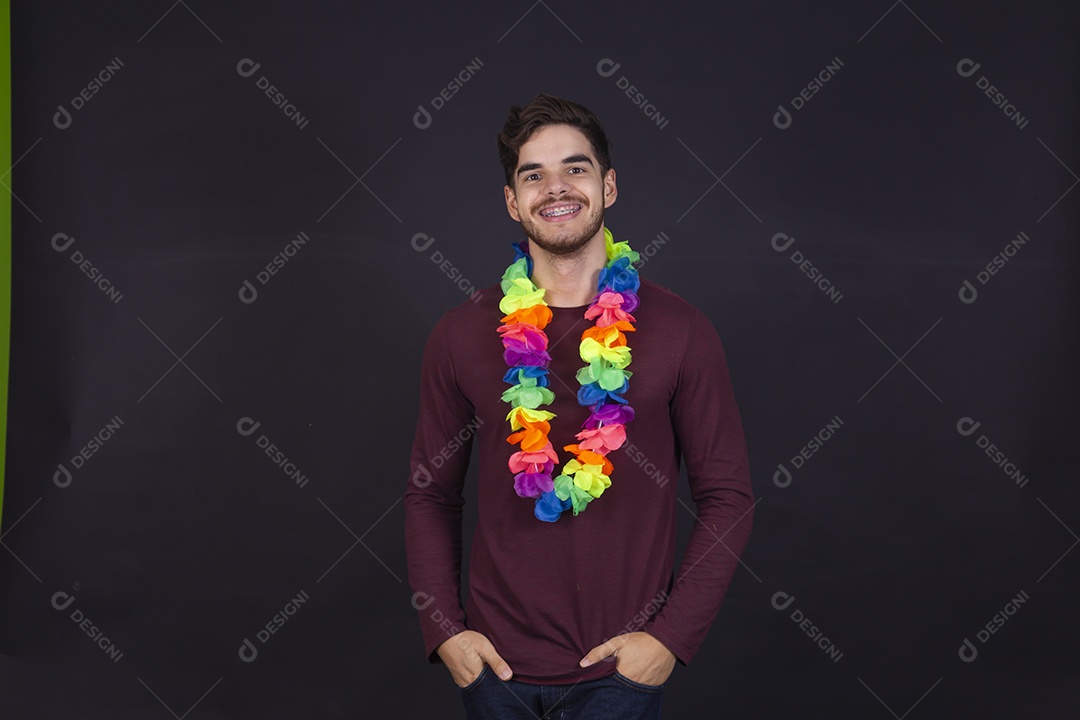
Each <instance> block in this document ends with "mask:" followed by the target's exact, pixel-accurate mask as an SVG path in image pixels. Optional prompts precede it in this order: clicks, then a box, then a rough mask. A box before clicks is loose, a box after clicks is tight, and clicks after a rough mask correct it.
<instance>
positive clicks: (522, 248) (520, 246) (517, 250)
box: [511, 240, 533, 277]
mask: <svg viewBox="0 0 1080 720" xmlns="http://www.w3.org/2000/svg"><path fill="white" fill-rule="evenodd" d="M511 245H513V246H514V260H515V261H516V260H520V259H521V258H525V265H526V272H527V273H528V275H529V277H532V271H533V259H532V256H531V255H529V241H528V240H522V241H521V242H516V243H511Z"/></svg>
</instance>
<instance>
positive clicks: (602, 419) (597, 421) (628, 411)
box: [581, 404, 634, 430]
mask: <svg viewBox="0 0 1080 720" xmlns="http://www.w3.org/2000/svg"><path fill="white" fill-rule="evenodd" d="M633 419H634V408H632V407H630V406H629V405H618V404H609V405H601V406H600V407H599V408H597V409H596V410H594V411H593V414H592V415H590V416H589V418H588V419H587V420H586V421H585V422H584V423H583V424H582V426H581V427H583V428H585V429H586V430H593V429H595V428H598V427H600V425H602V424H603V425H614V424H615V423H619V424H622V425H626V424H627V423H628V422H630V421H631V420H633Z"/></svg>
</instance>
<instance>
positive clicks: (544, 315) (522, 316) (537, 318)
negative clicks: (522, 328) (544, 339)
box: [502, 305, 551, 330]
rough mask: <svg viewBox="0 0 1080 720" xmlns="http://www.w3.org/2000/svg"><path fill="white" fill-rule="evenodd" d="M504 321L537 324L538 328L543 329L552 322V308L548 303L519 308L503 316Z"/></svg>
mask: <svg viewBox="0 0 1080 720" xmlns="http://www.w3.org/2000/svg"><path fill="white" fill-rule="evenodd" d="M502 321H503V322H504V323H506V324H508V325H510V324H513V323H525V324H527V325H533V326H535V327H536V328H537V329H538V330H543V329H544V328H545V327H546V326H547V324H548V323H550V322H551V308H549V307H548V306H547V305H530V306H529V307H524V308H518V309H517V310H515V311H514V312H512V313H510V314H509V315H506V316H505V317H503V319H502Z"/></svg>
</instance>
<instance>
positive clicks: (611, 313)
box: [585, 290, 636, 327]
mask: <svg viewBox="0 0 1080 720" xmlns="http://www.w3.org/2000/svg"><path fill="white" fill-rule="evenodd" d="M623 302H624V298H623V295H622V293H617V292H612V291H610V290H608V291H606V292H602V293H600V297H598V298H596V301H595V302H594V303H593V305H592V306H591V307H589V309H588V310H586V311H585V318H586V319H588V320H592V319H593V318H595V317H597V316H599V318H600V319H599V320H597V321H596V326H597V327H607V326H608V325H614V324H615V323H617V322H619V321H620V320H625V321H627V322H636V321H635V320H634V316H633V315H631V314H630V313H628V312H626V311H625V310H623V309H622V305H623Z"/></svg>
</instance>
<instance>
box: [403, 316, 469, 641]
mask: <svg viewBox="0 0 1080 720" xmlns="http://www.w3.org/2000/svg"><path fill="white" fill-rule="evenodd" d="M447 324H448V323H447V318H446V316H444V317H443V318H442V319H441V320H439V322H438V323H437V324H436V325H435V328H434V329H433V330H432V331H431V335H430V336H429V337H428V341H427V344H426V346H425V347H424V357H423V362H422V363H421V369H420V409H419V415H418V417H417V421H416V434H415V435H414V437H413V446H412V455H411V458H410V470H409V481H408V485H407V487H406V489H405V554H406V556H407V559H408V567H409V585H410V586H411V587H412V591H413V596H412V604H413V607H415V608H416V609H417V610H418V611H419V614H420V629H421V631H422V632H423V636H424V649H425V652H426V654H427V656H428V659H429V660H431V661H432V662H436V660H437V655H436V654H435V650H436V648H438V646H439V645H441V644H442V643H443V642H445V641H446V640H447V639H448V638H449V637H451V636H452V635H455V634H457V633H459V632H461V631H462V630H464V629H465V611H464V610H463V609H462V607H461V513H462V506H463V505H464V502H465V501H464V499H463V497H462V494H461V490H462V486H463V485H464V482H465V471H466V469H467V467H468V462H469V451H470V449H471V446H472V435H471V433H469V434H468V436H467V437H466V438H465V439H464V440H461V439H459V434H462V435H464V434H465V433H462V432H461V431H462V429H463V428H466V427H468V425H469V423H470V422H473V418H474V416H473V408H472V404H471V403H470V402H469V401H468V399H467V398H466V397H465V396H464V395H463V394H462V393H461V390H460V389H459V387H458V384H457V380H456V378H455V376H454V366H453V354H452V352H451V347H450V338H449V333H448V330H447ZM452 441H453V442H452ZM451 444H453V445H454V447H455V449H454V450H451V449H450V446H451Z"/></svg>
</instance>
